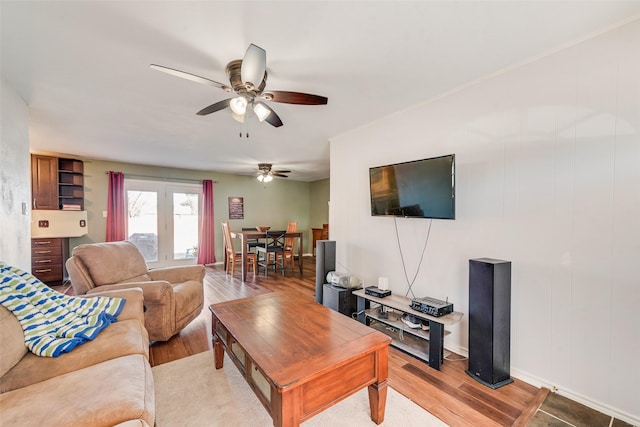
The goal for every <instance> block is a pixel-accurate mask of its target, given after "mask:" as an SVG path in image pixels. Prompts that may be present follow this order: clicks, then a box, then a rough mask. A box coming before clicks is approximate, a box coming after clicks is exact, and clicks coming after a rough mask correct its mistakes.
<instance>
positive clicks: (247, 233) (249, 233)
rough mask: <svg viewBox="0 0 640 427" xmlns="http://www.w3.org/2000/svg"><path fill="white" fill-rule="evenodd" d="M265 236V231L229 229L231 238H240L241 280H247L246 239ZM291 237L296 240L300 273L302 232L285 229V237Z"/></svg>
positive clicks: (257, 238)
mask: <svg viewBox="0 0 640 427" xmlns="http://www.w3.org/2000/svg"><path fill="white" fill-rule="evenodd" d="M266 237H267V233H266V232H265V231H258V230H242V231H231V238H232V239H240V246H241V247H242V281H243V282H244V281H245V280H247V241H249V240H259V239H264V238H266ZM287 237H293V238H297V239H298V240H299V241H298V268H300V274H302V232H301V231H287V232H286V234H285V238H287ZM254 273H255V272H254Z"/></svg>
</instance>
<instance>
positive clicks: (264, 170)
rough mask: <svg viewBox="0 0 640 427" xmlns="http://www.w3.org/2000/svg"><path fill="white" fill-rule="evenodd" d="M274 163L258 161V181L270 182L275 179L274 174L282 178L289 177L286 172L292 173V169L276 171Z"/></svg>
mask: <svg viewBox="0 0 640 427" xmlns="http://www.w3.org/2000/svg"><path fill="white" fill-rule="evenodd" d="M272 167H273V165H272V164H271V163H258V181H260V182H269V181H271V180H273V177H274V176H278V177H280V178H289V176H288V175H285V174H286V173H291V171H285V170H281V171H276V170H273V169H272Z"/></svg>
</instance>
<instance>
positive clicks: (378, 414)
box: [368, 345, 389, 424]
mask: <svg viewBox="0 0 640 427" xmlns="http://www.w3.org/2000/svg"><path fill="white" fill-rule="evenodd" d="M375 364H376V382H375V383H373V384H371V385H370V386H369V387H368V392H369V410H370V411H371V421H373V422H374V423H376V424H380V423H382V422H383V421H384V410H385V408H386V405H387V384H388V383H387V378H388V377H389V346H388V345H387V346H385V347H384V348H381V349H379V350H378V351H376V354H375Z"/></svg>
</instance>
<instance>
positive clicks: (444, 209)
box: [369, 154, 456, 219]
mask: <svg viewBox="0 0 640 427" xmlns="http://www.w3.org/2000/svg"><path fill="white" fill-rule="evenodd" d="M369 188H370V192H371V215H373V216H401V217H416V218H439V219H455V216H456V215H455V214H456V202H455V154H450V155H448V156H442V157H433V158H430V159H423V160H416V161H413V162H405V163H396V164H394V165H387V166H377V167H373V168H369Z"/></svg>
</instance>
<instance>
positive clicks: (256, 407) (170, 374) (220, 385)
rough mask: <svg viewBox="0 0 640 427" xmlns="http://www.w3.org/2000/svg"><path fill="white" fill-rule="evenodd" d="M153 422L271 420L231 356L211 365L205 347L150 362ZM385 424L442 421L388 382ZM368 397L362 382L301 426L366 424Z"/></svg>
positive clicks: (212, 425) (162, 426)
mask: <svg viewBox="0 0 640 427" xmlns="http://www.w3.org/2000/svg"><path fill="white" fill-rule="evenodd" d="M152 371H153V379H154V382H155V391H156V426H157V427H177V426H188V427H200V426H202V427H205V426H207V427H216V426H219V427H223V426H224V427H226V426H233V427H245V426H246V427H249V426H251V427H262V426H264V427H268V426H272V425H273V421H272V420H271V417H269V414H268V413H267V411H266V409H264V407H263V406H262V404H261V403H260V401H259V400H258V398H257V397H256V396H255V395H254V394H253V391H252V390H251V388H250V387H249V385H248V384H247V383H246V382H245V380H244V379H243V378H242V376H241V375H240V372H239V371H238V369H237V368H236V366H235V365H234V364H233V362H232V361H231V360H230V359H229V358H228V357H227V355H226V354H225V360H224V368H222V369H215V367H214V365H213V353H212V352H211V351H207V352H204V353H200V354H196V355H194V356H190V357H187V358H184V359H179V360H176V361H173V362H169V363H165V364H162V365H158V366H155V367H153V368H152ZM387 390H388V391H387V406H386V410H385V421H384V423H382V424H380V425H381V426H387V427H412V426H420V427H424V426H428V427H430V426H433V427H436V426H438V427H440V426H446V424H445V423H443V422H442V421H440V420H439V419H438V418H436V417H435V416H433V415H431V414H430V413H429V412H427V411H426V410H424V409H422V408H421V407H420V406H418V405H416V404H415V403H413V402H412V401H410V400H409V399H407V398H406V397H404V396H403V395H401V394H400V393H398V392H397V391H395V390H393V389H392V388H391V387H389V388H388V389H387ZM375 425H376V424H375V423H374V422H373V421H371V417H370V414H369V397H368V393H367V389H366V388H364V389H362V390H360V391H359V392H357V393H356V394H354V395H352V396H350V397H348V398H347V399H345V400H343V401H342V402H340V403H338V404H337V405H334V406H332V407H331V408H329V409H327V410H326V411H324V412H321V413H320V414H318V415H316V416H315V417H313V418H311V419H309V420H307V421H306V422H304V423H302V426H304V427H343V426H344V427H360V426H362V427H364V426H367V427H371V426H375Z"/></svg>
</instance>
